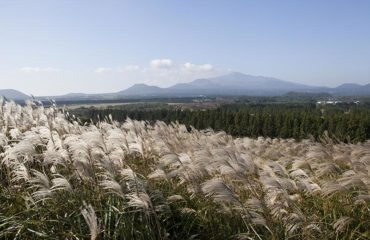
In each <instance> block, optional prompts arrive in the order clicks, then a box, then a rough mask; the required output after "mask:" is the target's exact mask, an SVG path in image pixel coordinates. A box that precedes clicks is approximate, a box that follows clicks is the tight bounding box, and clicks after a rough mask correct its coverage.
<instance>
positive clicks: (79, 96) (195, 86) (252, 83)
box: [0, 72, 370, 100]
mask: <svg viewBox="0 0 370 240" xmlns="http://www.w3.org/2000/svg"><path fill="white" fill-rule="evenodd" d="M288 92H305V93H321V92H326V93H329V94H332V95H336V96H370V84H367V85H360V84H354V83H345V84H342V85H340V86H338V87H335V88H329V87H320V86H308V85H304V84H299V83H294V82H288V81H284V80H280V79H277V78H271V77H263V76H252V75H247V74H243V73H238V72H234V73H230V74H227V75H223V76H218V77H213V78H204V79H196V80H194V81H192V82H189V83H179V84H175V85H173V86H171V87H167V88H161V87H157V86H150V85H146V84H135V85H133V86H132V87H129V88H127V89H125V90H122V91H119V92H115V93H102V94H86V93H69V94H66V95H61V96H48V97H36V98H37V99H46V98H53V99H56V100H101V99H118V98H156V97H199V96H243V95H248V96H278V95H283V94H286V93H288ZM0 96H5V97H6V98H9V99H16V100H22V99H26V98H29V96H27V95H26V94H23V93H21V92H19V91H16V90H11V89H6V90H0Z"/></svg>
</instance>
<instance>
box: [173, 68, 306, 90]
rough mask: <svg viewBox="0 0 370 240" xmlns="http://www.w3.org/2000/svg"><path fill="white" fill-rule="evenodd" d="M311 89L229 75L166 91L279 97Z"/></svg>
mask: <svg viewBox="0 0 370 240" xmlns="http://www.w3.org/2000/svg"><path fill="white" fill-rule="evenodd" d="M310 88H311V87H309V86H306V85H303V84H298V83H293V82H288V81H283V80H280V79H276V78H269V77H262V76H252V75H247V74H243V73H238V72H234V73H230V74H227V75H224V76H219V77H214V78H208V79H197V80H194V81H192V82H190V83H185V84H176V85H174V86H172V87H170V88H168V90H170V91H172V92H177V93H178V94H185V95H186V94H189V93H193V94H203V95H271V94H272V95H276V94H278V95H280V94H284V93H287V92H290V91H304V90H308V89H310Z"/></svg>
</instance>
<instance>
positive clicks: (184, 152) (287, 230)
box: [0, 101, 370, 239]
mask: <svg viewBox="0 0 370 240" xmlns="http://www.w3.org/2000/svg"><path fill="white" fill-rule="evenodd" d="M0 106H1V107H0V127H1V132H0V152H1V156H0V161H1V168H0V184H1V185H0V238H1V239H35V238H39V239H313V238H321V239H369V238H370V233H369V229H370V222H369V219H370V218H369V217H370V204H369V203H370V193H369V191H370V142H365V143H361V144H356V145H352V144H333V143H332V141H330V139H325V141H323V142H324V143H317V142H311V141H309V140H304V141H301V142H296V141H294V140H290V139H287V140H283V139H265V138H258V139H249V138H238V139H234V138H232V137H231V136H228V135H226V134H225V133H223V132H218V133H215V132H213V131H212V130H208V131H197V130H192V132H190V133H189V132H188V131H187V130H186V128H185V127H184V126H183V125H179V124H176V123H174V124H171V125H166V124H164V123H163V122H157V123H156V124H155V125H149V124H147V123H145V122H138V121H133V120H130V119H128V120H127V121H126V122H124V123H122V124H121V123H118V122H114V121H112V120H111V119H109V118H107V119H106V120H105V121H101V122H99V123H98V124H96V125H89V126H82V125H80V124H79V123H78V120H77V119H73V117H70V116H68V114H64V113H60V112H58V111H57V110H56V107H51V108H47V109H44V108H43V107H42V106H36V105H35V104H34V103H32V102H29V103H28V104H27V105H26V106H25V107H21V106H18V105H16V104H15V103H13V102H3V101H0Z"/></svg>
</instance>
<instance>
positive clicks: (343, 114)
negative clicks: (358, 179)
mask: <svg viewBox="0 0 370 240" xmlns="http://www.w3.org/2000/svg"><path fill="white" fill-rule="evenodd" d="M72 113H74V114H76V115H77V116H78V117H80V118H81V119H82V120H83V121H90V119H91V120H93V121H94V122H96V121H98V120H99V119H103V118H104V117H107V116H109V115H111V116H112V118H113V119H114V120H116V121H124V120H125V119H126V118H127V117H129V118H131V119H137V120H147V121H155V120H161V121H164V122H166V123H169V122H175V121H178V122H179V123H182V124H185V125H186V126H188V127H190V126H193V127H195V128H196V129H207V128H212V129H214V130H224V131H226V132H227V133H229V134H231V135H233V136H238V137H239V136H240V137H242V136H243V137H244V136H246V137H259V136H265V137H272V138H276V137H280V138H295V139H303V138H315V139H318V138H319V137H320V136H322V135H323V134H324V132H326V131H327V132H328V134H329V136H330V137H332V138H333V139H337V140H339V141H343V142H359V141H365V140H366V139H370V109H369V108H368V107H367V106H361V105H360V106H358V105H356V104H342V105H325V106H322V105H316V104H309V103H302V104H229V105H223V106H219V107H216V108H214V109H189V108H188V109H184V108H173V107H172V108H171V107H167V108H164V107H163V106H162V105H161V106H160V107H157V108H154V107H149V108H145V107H142V105H141V107H140V106H135V105H126V106H119V107H117V106H115V107H107V108H104V109H98V108H81V109H77V110H74V111H72Z"/></svg>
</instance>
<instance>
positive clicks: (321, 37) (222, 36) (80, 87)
mask: <svg viewBox="0 0 370 240" xmlns="http://www.w3.org/2000/svg"><path fill="white" fill-rule="evenodd" d="M229 71H240V72H243V73H247V74H253V75H263V76H270V77H276V78H281V79H284V80H288V81H294V82H300V83H305V84H311V85H326V86H334V85H338V84H341V83H344V82H356V83H362V84H363V83H369V82H370V1H366V0H364V1H361V0H347V1H341V0H333V1H329V0H325V1H323V0H318V1H315V0H306V1H304V0H300V1H297V0H292V1H284V0H282V1H275V0H271V1H261V0H258V1H257V0H255V1H247V0H240V1H237V0H209V1H206V0H194V1H190V0H188V1H184V0H181V1H180V0H156V1H154V0H147V1H140V0H132V1H124V0H121V1H118V0H117V1H113V0H95V1H94V0H86V1H82V0H58V1H57V0H23V1H18V0H0V88H1V89H3V88H14V89H18V90H21V91H23V92H25V93H27V94H31V93H32V94H35V95H51V94H61V93H68V92H89V93H93V92H112V91H119V90H122V89H124V88H127V87H129V86H130V85H132V84H134V83H141V82H142V83H148V84H155V85H160V86H169V85H171V84H174V83H176V82H186V81H190V80H193V79H194V78H198V77H208V76H215V75H220V74H224V73H227V72H229Z"/></svg>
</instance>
